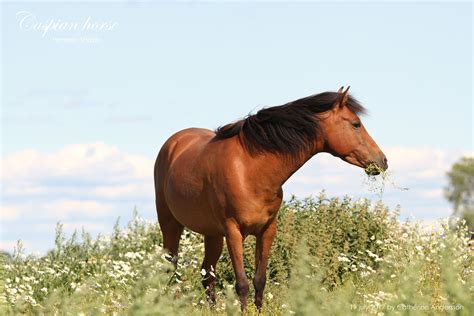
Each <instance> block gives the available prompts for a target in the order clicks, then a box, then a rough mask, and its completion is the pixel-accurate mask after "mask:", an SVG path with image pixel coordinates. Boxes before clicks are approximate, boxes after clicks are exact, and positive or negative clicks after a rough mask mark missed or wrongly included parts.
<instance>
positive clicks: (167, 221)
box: [156, 201, 184, 265]
mask: <svg viewBox="0 0 474 316" xmlns="http://www.w3.org/2000/svg"><path fill="white" fill-rule="evenodd" d="M156 211H157V213H158V222H159V223H160V228H161V233H162V234H163V248H165V249H166V251H168V252H169V254H170V255H171V262H172V263H173V264H174V265H176V263H177V262H178V248H179V240H180V238H181V233H182V232H183V228H184V227H183V225H181V223H179V222H178V221H177V220H176V218H174V216H173V214H171V211H170V209H169V208H168V206H167V205H166V203H164V202H159V201H157V203H156Z"/></svg>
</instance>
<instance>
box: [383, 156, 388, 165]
mask: <svg viewBox="0 0 474 316" xmlns="http://www.w3.org/2000/svg"><path fill="white" fill-rule="evenodd" d="M383 165H384V167H385V168H388V160H387V157H385V156H383Z"/></svg>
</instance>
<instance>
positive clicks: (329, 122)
mask: <svg viewBox="0 0 474 316" xmlns="http://www.w3.org/2000/svg"><path fill="white" fill-rule="evenodd" d="M348 90H349V88H347V89H346V90H345V91H343V88H341V89H339V91H338V92H339V93H340V95H341V97H340V98H338V99H337V101H336V103H337V104H335V105H334V107H333V108H332V109H331V110H330V111H327V112H325V113H322V115H321V116H320V126H321V127H322V130H323V131H324V147H325V151H327V152H328V153H330V154H332V155H334V156H336V157H339V158H341V159H342V160H344V161H347V162H348V163H351V164H353V165H356V166H359V167H361V168H364V169H365V171H366V173H367V174H369V175H377V174H379V173H380V170H386V169H387V168H388V164H387V158H386V157H385V155H384V153H383V152H382V151H381V150H380V148H379V146H378V145H377V144H376V143H375V141H374V140H373V139H372V137H370V135H369V133H368V132H367V130H366V129H365V127H364V125H363V124H362V122H361V120H360V118H359V116H358V115H357V114H356V113H355V112H354V111H352V110H351V108H350V106H348V105H349V104H348V102H349V94H348ZM374 164H375V168H374Z"/></svg>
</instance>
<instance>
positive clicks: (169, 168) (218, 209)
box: [154, 88, 388, 310]
mask: <svg viewBox="0 0 474 316" xmlns="http://www.w3.org/2000/svg"><path fill="white" fill-rule="evenodd" d="M348 90H349V88H347V89H346V90H345V91H344V90H343V88H341V89H339V91H337V92H324V93H320V94H316V95H312V96H308V97H305V98H302V99H299V100H296V101H292V102H289V103H287V104H284V105H280V106H274V107H269V108H264V109H262V110H260V111H258V112H257V113H256V114H254V115H249V116H247V117H246V118H245V119H242V120H239V121H237V122H234V123H231V124H227V125H225V126H223V127H219V128H218V129H217V130H216V131H211V130H208V129H202V128H189V129H184V130H182V131H179V132H177V133H176V134H174V135H173V136H171V137H170V138H169V139H168V140H167V141H166V142H165V144H164V145H163V147H162V148H161V150H160V152H159V154H158V157H157V159H156V162H155V168H154V180H155V195H156V210H157V213H158V221H159V224H160V227H161V231H162V234H163V247H164V248H165V249H166V250H167V251H168V252H169V253H170V255H171V256H172V258H173V259H172V261H173V262H174V263H175V264H176V260H177V255H178V246H179V240H180V236H181V233H182V232H183V228H184V227H187V228H189V229H190V230H192V231H195V232H197V233H199V234H202V235H204V245H205V256H204V261H203V263H202V269H204V270H205V271H206V274H205V275H204V276H203V281H202V284H203V286H204V288H205V291H206V295H207V298H208V300H209V301H210V303H211V304H212V303H213V302H214V303H215V289H214V287H215V274H214V273H211V272H212V271H213V270H214V269H216V264H217V261H218V260H219V257H220V255H221V253H222V248H223V241H224V237H225V242H226V244H227V248H228V251H229V254H230V258H231V260H232V267H233V269H234V273H235V278H236V285H235V288H236V291H237V294H238V296H239V299H240V302H241V308H242V310H244V309H245V308H246V305H247V296H248V291H249V282H248V280H247V277H246V276H245V272H244V266H243V253H242V252H243V248H242V247H243V242H244V240H245V238H246V237H247V236H248V235H254V236H255V237H256V249H255V264H256V267H255V276H254V278H253V285H254V288H255V304H256V306H257V308H258V310H261V307H262V304H263V291H264V287H265V282H266V268H267V263H268V256H269V251H270V247H271V245H272V242H273V239H274V237H275V233H276V227H277V225H276V224H277V223H276V218H277V216H276V215H277V212H278V210H279V208H280V206H281V203H282V199H283V191H282V185H283V184H284V183H285V182H286V181H287V180H288V178H289V177H290V176H291V175H292V174H293V173H294V172H296V171H297V170H298V169H299V168H300V167H301V166H302V165H303V164H304V163H305V162H306V161H308V160H309V159H310V158H311V157H312V156H314V155H315V154H317V153H320V152H327V153H330V154H332V155H334V156H336V157H339V158H341V159H342V160H344V161H346V162H348V163H350V164H353V165H356V166H358V167H361V168H365V169H366V172H367V173H371V174H378V173H379V172H380V170H385V169H387V167H388V165H387V159H386V158H385V155H384V154H383V153H382V151H381V150H380V149H379V147H378V146H377V144H376V143H375V142H374V140H373V139H372V138H371V137H370V135H369V134H368V132H367V130H366V129H365V128H364V125H363V124H362V123H361V121H360V119H359V116H358V115H359V114H363V113H365V108H364V107H363V106H362V105H361V104H360V103H359V102H358V101H357V100H356V99H355V98H353V97H352V96H351V95H349V93H348ZM373 164H375V165H376V166H377V167H378V168H375V169H374V168H368V167H369V166H371V165H373Z"/></svg>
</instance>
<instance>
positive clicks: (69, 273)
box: [0, 195, 474, 315]
mask: <svg viewBox="0 0 474 316" xmlns="http://www.w3.org/2000/svg"><path fill="white" fill-rule="evenodd" d="M397 216H398V214H397V210H394V211H390V210H388V209H387V207H385V206H384V205H383V204H380V203H378V204H377V203H371V202H370V201H367V200H360V201H353V200H351V199H350V198H343V199H326V198H325V197H324V196H323V195H321V196H319V197H317V198H309V199H306V200H296V199H292V200H291V201H289V202H287V203H285V204H284V205H283V206H282V208H281V210H280V213H279V224H278V225H279V226H278V234H277V238H276V240H275V242H274V245H273V247H272V253H271V259H270V263H269V267H268V281H267V287H266V293H265V303H264V309H263V314H265V315H293V314H296V315H348V314H355V315H367V314H374V315H377V314H378V315H382V314H385V315H391V314H396V315H401V314H403V315H419V314H427V315H433V314H453V315H472V314H473V313H474V295H473V294H474V261H473V252H472V250H471V249H470V248H469V239H468V238H467V229H466V227H465V225H464V224H463V223H462V222H454V223H450V224H449V225H448V223H447V222H445V223H443V224H442V225H441V226H442V228H441V229H439V230H426V229H421V227H419V226H417V225H416V224H413V223H408V222H407V223H400V222H399V221H398V220H397ZM160 245H161V233H160V231H159V227H158V225H157V224H156V223H155V222H146V221H144V220H142V219H140V218H139V217H138V216H136V217H135V218H134V220H133V221H131V222H130V223H128V225H127V226H126V227H123V228H120V225H119V224H118V223H117V225H116V226H115V229H114V231H113V233H112V234H110V235H108V236H99V237H97V238H95V239H93V238H91V237H90V235H88V234H87V233H86V232H82V233H81V234H74V235H73V236H71V237H70V238H67V239H66V238H65V237H64V235H63V233H62V230H61V226H58V229H57V232H56V243H55V247H54V249H53V250H51V251H50V252H49V253H48V254H47V255H45V256H43V257H39V258H38V257H30V256H25V255H23V254H22V251H21V247H20V248H19V249H17V250H16V252H15V253H14V255H13V256H12V257H8V256H3V257H2V259H1V260H2V261H3V262H2V263H1V268H0V269H1V270H0V274H1V281H0V282H1V284H0V287H1V288H2V292H1V296H0V314H1V315H8V314H18V313H26V314H44V315H96V314H110V315H117V314H129V315H142V314H143V315H145V314H146V315H165V314H166V315H183V314H188V315H191V314H193V315H194V314H197V315H201V314H204V315H216V314H222V315H224V314H239V313H240V307H239V304H238V302H237V300H236V296H235V293H234V288H233V283H234V279H233V271H232V267H231V264H230V259H229V256H228V254H227V252H226V251H224V254H223V256H222V258H221V260H220V262H219V265H218V267H217V275H218V278H219V286H218V302H217V306H216V307H215V308H214V309H212V310H211V309H210V308H209V307H208V305H207V303H206V299H205V295H204V291H203V289H202V288H201V279H200V278H201V274H200V272H201V271H200V270H201V268H200V266H201V260H202V257H203V245H202V238H201V236H199V235H196V234H194V233H191V232H188V231H186V232H185V233H184V234H183V237H182V240H181V248H180V250H181V255H180V261H179V264H178V268H177V269H176V270H175V269H174V267H173V266H172V265H170V264H169V263H168V260H167V258H166V255H165V254H164V253H163V252H162V249H161V247H160ZM253 247H254V239H253V238H248V239H247V241H246V244H245V265H246V272H247V275H248V277H249V278H251V277H252V275H253ZM252 294H253V293H251V295H252ZM249 301H250V302H251V301H252V299H250V300H249ZM246 314H249V315H253V314H257V312H256V310H255V307H254V306H253V304H249V308H248V310H247V311H246Z"/></svg>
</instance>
